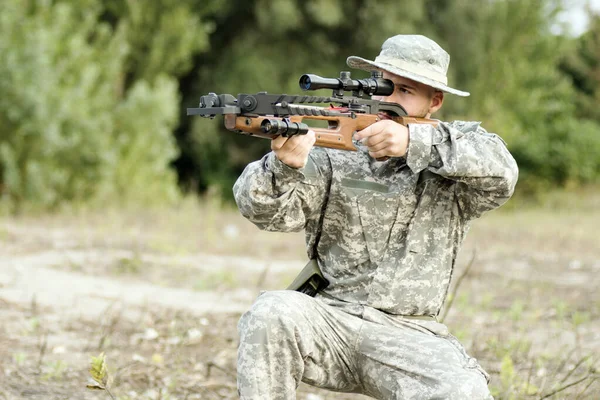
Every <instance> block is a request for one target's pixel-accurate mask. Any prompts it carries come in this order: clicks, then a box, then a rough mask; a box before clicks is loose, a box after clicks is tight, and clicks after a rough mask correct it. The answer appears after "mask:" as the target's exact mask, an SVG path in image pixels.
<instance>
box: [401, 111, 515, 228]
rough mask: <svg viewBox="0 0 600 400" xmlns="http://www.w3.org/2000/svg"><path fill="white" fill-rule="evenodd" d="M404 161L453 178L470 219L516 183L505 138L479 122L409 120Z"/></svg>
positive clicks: (506, 196)
mask: <svg viewBox="0 0 600 400" xmlns="http://www.w3.org/2000/svg"><path fill="white" fill-rule="evenodd" d="M409 133H410V140H409V145H408V152H407V156H406V157H407V160H406V162H407V165H408V166H409V167H410V169H411V170H412V171H413V172H414V173H419V172H421V171H422V170H424V169H428V170H429V171H431V172H433V173H435V174H438V175H441V176H443V177H445V178H448V179H452V180H454V181H457V182H458V184H457V185H455V190H456V199H457V201H458V206H459V208H460V211H461V213H462V215H463V217H464V218H466V219H473V218H477V217H479V216H480V215H481V214H483V213H484V212H486V211H489V210H492V209H494V208H497V207H499V206H501V205H502V204H504V203H505V202H506V201H507V200H508V199H509V198H510V196H511V195H512V193H513V191H514V188H515V185H516V183H517V177H518V168H517V163H516V162H515V160H514V158H513V157H512V155H511V154H510V153H509V151H508V149H507V148H506V144H505V143H504V141H503V140H502V139H501V138H500V137H499V136H498V135H495V134H492V133H488V132H487V131H486V130H485V129H483V128H481V127H480V126H479V123H478V122H462V121H459V122H453V123H451V124H449V123H443V122H442V123H440V124H439V125H438V127H437V128H436V127H434V126H432V125H417V124H415V125H410V126H409Z"/></svg>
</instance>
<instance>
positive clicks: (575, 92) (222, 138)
mask: <svg viewBox="0 0 600 400" xmlns="http://www.w3.org/2000/svg"><path fill="white" fill-rule="evenodd" d="M562 7H563V2H562V1H561V0H544V1H541V2H540V1H535V0H526V1H521V0H499V1H487V2H473V1H466V0H452V1H444V2H441V1H437V0H427V1H419V0H407V1H403V2H401V3H398V2H397V1H394V0H380V1H379V2H378V3H377V5H376V6H374V5H373V2H370V1H367V0H348V1H342V0H273V1H267V0H157V1H154V2H139V1H130V0H105V1H101V0H82V1H80V2H70V1H65V0H55V1H44V0H5V1H2V2H0V32H2V35H0V52H2V55H3V56H2V57H1V58H0V90H1V91H2V94H3V96H2V97H1V98H0V206H1V207H2V208H3V209H6V208H13V209H15V208H18V207H19V206H23V205H29V206H35V207H40V208H52V207H55V206H58V205H60V204H63V203H65V202H66V203H72V202H86V203H87V202H96V203H98V204H104V203H105V202H106V201H108V200H110V201H112V202H117V203H122V202H127V203H138V202H143V203H154V202H157V203H158V202H165V201H170V200H173V199H175V198H177V197H178V190H177V178H179V184H180V186H181V187H183V188H187V189H192V190H198V191H200V192H205V191H207V190H211V191H213V192H216V193H221V194H222V195H224V196H226V197H230V196H231V186H232V184H233V182H234V180H235V179H236V177H237V176H238V175H239V173H240V172H241V171H242V169H243V168H244V167H245V165H246V164H247V163H248V162H250V161H253V160H256V159H258V158H260V157H261V156H262V155H263V154H265V153H266V152H267V151H268V150H269V143H268V141H266V140H257V139H254V138H248V137H244V136H241V135H237V134H234V133H231V132H228V131H226V130H225V129H224V128H223V126H222V125H223V124H222V120H221V118H217V119H216V120H214V121H210V120H204V119H201V118H191V117H186V116H185V108H187V107H193V106H195V104H196V103H197V101H198V98H199V96H200V95H202V94H206V93H207V92H211V91H212V92H223V93H231V94H234V95H236V94H237V93H243V92H250V93H251V92H257V91H268V92H286V93H298V92H299V91H300V90H299V88H298V83H297V80H298V77H299V76H300V75H301V74H303V73H316V74H319V75H323V76H336V75H337V74H338V73H339V71H341V70H347V69H348V67H347V66H346V64H345V60H346V58H347V57H348V56H350V55H360V56H364V57H368V58H371V57H375V56H376V55H377V53H378V52H379V48H380V45H381V43H382V42H383V41H384V40H385V39H386V38H387V37H390V36H392V35H395V34H399V33H420V34H424V35H428V36H430V37H432V38H433V39H435V40H436V41H438V42H439V43H440V44H441V45H442V46H443V47H444V48H446V49H447V50H448V52H449V53H450V54H451V56H452V63H451V65H450V71H449V80H450V84H451V85H452V86H455V87H458V88H461V89H465V90H468V91H470V92H471V94H472V96H471V97H470V98H466V99H462V98H458V97H454V96H451V95H448V96H446V101H445V105H444V108H443V109H442V111H441V112H440V114H439V115H437V116H436V117H439V118H441V119H444V120H453V119H469V120H481V121H483V125H484V127H486V128H487V129H488V130H489V131H492V132H497V133H499V134H500V135H501V136H502V137H503V138H504V139H505V140H506V141H507V143H508V146H509V148H510V149H511V151H512V153H513V154H514V155H515V158H516V159H517V162H518V163H519V165H520V171H521V173H520V181H519V185H520V190H521V191H527V192H530V193H535V192H540V191H541V190H543V189H547V188H548V187H550V186H556V185H560V186H567V187H573V186H576V185H580V184H585V183H593V182H598V180H599V177H600V157H598V154H600V135H598V132H600V111H599V110H598V107H597V104H598V101H599V99H600V89H599V88H600V80H599V78H598V76H599V75H598V71H599V68H600V51H599V50H598V49H600V17H599V16H592V17H593V18H592V24H591V28H590V30H589V32H587V33H585V34H584V35H582V36H581V37H580V38H569V37H566V36H563V35H557V34H554V33H553V31H552V28H553V26H554V25H555V24H556V21H557V15H558V13H559V12H560V11H561V10H562ZM352 74H353V76H355V77H364V76H366V72H364V71H352ZM173 166H174V167H175V168H176V169H177V173H178V176H177V177H176V174H175V171H174V169H173V168H172V167H173Z"/></svg>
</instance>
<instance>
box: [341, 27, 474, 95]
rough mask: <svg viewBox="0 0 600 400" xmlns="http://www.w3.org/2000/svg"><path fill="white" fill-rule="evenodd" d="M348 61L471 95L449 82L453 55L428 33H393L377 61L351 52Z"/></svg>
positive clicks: (368, 69) (354, 64)
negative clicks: (424, 34)
mask: <svg viewBox="0 0 600 400" xmlns="http://www.w3.org/2000/svg"><path fill="white" fill-rule="evenodd" d="M346 63H347V64H348V66H349V67H351V68H357V69H363V70H365V71H371V70H373V69H382V70H385V71H388V72H391V73H392V74H394V75H398V76H402V77H404V78H408V79H411V80H413V81H416V82H421V83H424V84H425V85H428V86H431V87H433V88H435V89H439V90H442V91H444V92H448V93H452V94H456V95H458V96H469V92H463V91H461V90H457V89H453V88H451V87H448V86H447V84H448V78H447V76H446V73H447V72H448V64H450V55H448V53H446V51H444V49H442V48H441V47H440V46H439V45H438V44H437V43H436V42H434V41H433V40H431V39H429V38H426V37H425V36H421V35H396V36H393V37H391V38H389V39H387V40H386V41H385V42H384V43H383V45H382V46H381V53H379V55H378V56H377V57H376V58H375V61H371V60H366V59H364V58H361V57H356V56H351V57H348V59H347V60H346Z"/></svg>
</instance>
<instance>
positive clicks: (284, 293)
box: [238, 290, 308, 334]
mask: <svg viewBox="0 0 600 400" xmlns="http://www.w3.org/2000/svg"><path fill="white" fill-rule="evenodd" d="M302 296H304V297H306V298H307V299H308V297H307V296H306V295H304V294H301V293H298V292H294V291H291V290H278V291H269V292H265V293H263V294H261V295H260V296H259V297H258V298H257V299H256V301H255V302H254V304H253V305H252V307H251V308H250V309H249V310H248V311H246V312H245V313H244V314H243V315H242V317H241V318H240V320H239V322H238V331H239V332H240V334H241V333H242V332H244V331H247V330H248V329H252V330H257V329H258V330H268V329H272V328H273V327H277V328H289V327H291V326H293V325H295V321H297V320H298V319H299V318H301V313H302V312H301V309H302V303H303V302H305V301H306V300H307V299H304V298H303V297H302Z"/></svg>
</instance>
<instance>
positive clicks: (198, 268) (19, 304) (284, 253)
mask: <svg viewBox="0 0 600 400" xmlns="http://www.w3.org/2000/svg"><path fill="white" fill-rule="evenodd" d="M599 224H600V191H592V192H586V193H577V194H575V195H573V194H571V195H568V194H564V193H559V194H554V195H551V196H549V197H548V198H547V199H546V200H545V202H543V203H541V204H540V203H538V204H535V205H531V204H527V202H526V201H521V200H520V199H515V202H514V204H512V203H510V205H509V206H508V207H505V208H503V209H501V210H499V211H496V212H493V213H491V214H489V215H487V216H485V217H484V218H482V219H481V220H480V221H477V222H476V223H475V224H474V225H473V227H472V230H471V233H470V235H469V237H468V238H467V241H466V242H465V245H464V248H463V251H462V253H461V255H460V257H459V260H458V271H457V274H458V275H460V273H461V271H463V270H464V269H465V268H466V267H467V265H468V264H469V262H470V260H471V259H473V262H472V266H471V268H470V270H469V271H468V274H466V275H465V277H464V279H463V281H462V283H461V286H460V288H459V290H458V291H457V294H456V296H455V298H454V299H453V302H452V308H451V309H450V310H448V312H447V318H446V320H445V322H446V323H447V324H448V326H449V327H450V329H451V331H453V332H454V334H455V335H456V336H458V337H459V338H460V339H461V341H462V342H463V343H464V344H465V346H466V347H467V348H468V350H469V352H470V353H471V354H472V355H473V356H475V357H477V358H478V359H479V360H480V362H481V364H482V365H483V366H484V367H485V368H486V369H487V370H488V371H489V372H490V373H491V374H492V382H491V384H490V387H491V388H492V390H493V392H494V394H495V395H496V397H497V398H499V399H521V398H525V399H529V398H530V399H541V398H550V399H577V398H580V399H595V398H600V383H599V382H597V381H596V379H597V378H598V375H597V372H596V368H598V367H599V363H598V359H597V358H598V356H599V355H600V311H599V310H600V295H599V294H598V291H597V288H598V286H599V284H600V245H599V241H598V225H599ZM0 253H2V254H3V260H2V262H4V263H5V264H3V265H5V266H6V268H5V269H2V268H0V382H2V385H0V399H25V398H27V399H64V398H70V399H108V398H109V397H108V395H107V394H106V393H105V392H92V391H89V390H86V389H85V385H86V384H87V383H89V382H88V379H89V374H88V371H87V370H88V368H89V362H90V359H91V356H97V355H98V354H99V353H100V352H102V351H104V352H105V353H106V360H107V363H108V365H109V367H111V368H112V370H111V372H112V374H114V375H115V377H116V380H115V382H114V383H113V388H112V393H113V394H114V395H115V397H116V398H119V399H229V398H236V390H235V350H236V347H237V333H236V323H237V319H238V318H239V312H237V311H236V312H225V313H216V312H208V311H202V310H206V308H207V307H206V306H207V305H206V304H205V305H203V306H204V307H203V308H202V307H198V308H199V310H197V311H195V310H194V307H193V305H192V306H189V305H188V306H187V307H185V308H183V307H177V306H173V304H172V303H169V304H170V305H168V306H160V305H159V306H157V305H156V304H160V299H157V302H156V303H152V304H150V303H149V304H146V305H144V304H142V303H136V304H131V303H127V302H126V301H118V297H115V296H117V295H111V296H112V297H110V296H108V295H106V294H104V295H103V293H102V292H99V293H97V292H93V291H92V292H91V293H88V294H87V295H84V294H80V297H79V300H78V301H79V302H81V303H80V304H84V305H87V304H88V303H86V302H90V303H89V304H93V303H91V302H92V301H96V300H97V301H104V302H103V303H101V304H103V305H104V306H103V307H104V308H103V309H102V310H101V312H99V313H94V312H92V309H90V312H89V313H87V315H86V313H80V314H75V315H74V314H72V313H68V312H67V311H68V310H66V309H64V307H63V306H59V304H60V303H58V302H57V303H56V304H53V302H52V300H48V298H47V297H44V296H43V293H40V294H39V295H38V296H37V298H36V297H31V298H28V299H23V298H20V297H19V295H18V293H15V290H16V289H15V288H17V286H15V283H14V281H15V279H16V278H15V277H14V276H13V275H11V274H13V272H10V271H20V272H18V273H20V274H21V273H22V274H26V271H23V269H21V270H19V268H18V265H17V264H19V263H20V262H21V261H22V260H24V259H25V257H29V256H35V255H38V256H40V258H39V259H40V260H44V259H46V258H47V259H48V260H49V259H50V258H51V257H56V260H58V261H52V260H54V259H52V260H50V261H48V262H47V263H46V264H44V265H45V266H48V267H49V268H50V269H51V270H55V271H56V272H57V273H59V272H60V273H65V274H68V275H65V276H70V277H72V279H73V284H74V285H76V284H77V282H78V280H77V279H79V278H78V277H95V278H97V279H98V280H103V282H104V280H106V281H107V282H111V281H114V282H120V283H124V286H125V287H131V288H135V287H137V286H136V285H140V284H142V283H143V284H149V285H152V287H155V288H156V293H162V292H161V290H162V289H163V288H169V289H173V290H177V291H179V292H181V293H208V291H210V292H211V293H212V292H218V293H220V294H222V295H224V296H232V297H231V299H232V301H234V300H236V301H238V300H239V301H241V303H242V305H243V304H249V302H251V299H252V297H253V296H254V295H255V293H257V292H258V290H260V289H275V288H281V287H283V286H285V284H286V283H287V282H289V280H290V279H291V277H293V275H294V274H295V272H296V269H295V268H296V266H297V265H302V262H303V260H304V259H305V257H306V256H305V251H304V245H303V234H302V233H298V234H289V235H282V234H276V233H266V232H260V231H258V230H257V229H256V228H255V227H254V226H253V225H252V224H250V223H249V222H247V221H245V220H243V218H241V217H240V216H239V214H238V212H237V211H236V210H235V209H233V208H232V207H231V206H226V205H223V204H221V203H219V202H217V201H214V200H205V201H203V202H197V201H195V200H192V199H187V200H185V201H183V202H182V203H181V204H180V205H179V206H177V207H173V208H168V209H160V210H159V209H153V210H141V211H140V210H118V209H110V210H103V211H101V212H99V211H90V210H87V211H86V210H63V211H62V212H60V213H57V214H53V215H35V216H33V215H30V216H19V217H6V218H4V219H3V220H2V223H1V224H0ZM473 254H475V257H474V258H473ZM46 255H47V257H46ZM65 260H67V261H65ZM23 265H25V264H23ZM27 265H30V264H27ZM9 267H10V268H9ZM23 268H24V267H23ZM6 271H8V272H6ZM267 272H268V273H267ZM15 273H16V272H15ZM3 274H4V275H3ZM458 275H457V276H458ZM61 276H62V275H61ZM49 285H50V283H49ZM128 285H130V286H128ZM22 287H25V288H26V286H22ZM80 289H81V288H80ZM81 293H83V292H81ZM240 293H242V295H240ZM244 293H245V294H244ZM129 295H131V294H129ZM86 296H87V297H86ZM103 296H104V297H103ZM235 296H238V297H235ZM239 296H241V297H239ZM244 296H245V297H244ZM127 298H128V297H127V296H125V295H123V299H127ZM234 298H235V299H234ZM240 299H241V300H240ZM74 305H75V304H74ZM215 305H216V304H215ZM198 306H200V304H199V305H198ZM208 306H209V308H210V305H208ZM200 309H201V310H200ZM299 393H300V395H299V398H300V399H308V398H312V399H319V398H320V399H334V398H335V399H343V398H346V399H357V398H359V397H358V396H353V395H347V396H342V395H336V394H332V393H328V392H324V391H320V390H316V389H312V388H308V387H306V386H304V385H303V386H302V387H301V390H300V392H299ZM309 393H310V394H311V395H310V396H313V397H310V396H309ZM315 396H316V397H315ZM361 398H362V397H361Z"/></svg>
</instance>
